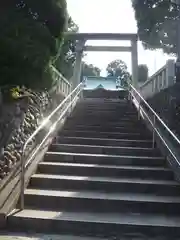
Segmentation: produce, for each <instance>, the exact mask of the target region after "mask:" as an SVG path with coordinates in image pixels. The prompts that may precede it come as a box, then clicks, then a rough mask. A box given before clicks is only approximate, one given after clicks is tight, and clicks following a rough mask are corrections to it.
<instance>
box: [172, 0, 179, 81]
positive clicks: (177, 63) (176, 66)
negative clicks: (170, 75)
mask: <svg viewBox="0 0 180 240" xmlns="http://www.w3.org/2000/svg"><path fill="white" fill-rule="evenodd" d="M171 2H172V3H173V4H176V5H177V7H178V10H179V12H178V19H177V44H176V48H177V49H176V53H177V59H176V64H175V73H176V82H178V83H180V0H171Z"/></svg>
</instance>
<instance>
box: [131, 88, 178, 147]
mask: <svg viewBox="0 0 180 240" xmlns="http://www.w3.org/2000/svg"><path fill="white" fill-rule="evenodd" d="M130 88H132V89H133V90H134V91H135V92H136V94H137V95H138V96H139V97H140V99H141V100H142V101H143V103H144V104H145V105H146V106H147V107H148V109H149V110H150V111H151V112H152V113H153V115H154V116H155V117H156V118H157V119H158V121H159V122H160V123H161V124H162V125H163V126H164V128H165V129H166V130H167V131H168V133H169V134H170V135H171V136H172V137H173V138H174V139H175V140H176V142H177V143H178V144H180V140H179V139H178V138H177V136H176V135H175V134H174V133H173V132H172V131H171V130H170V128H169V127H168V126H167V125H166V124H165V123H164V121H163V120H162V119H161V118H160V116H159V115H158V114H157V113H156V112H155V111H154V110H153V109H152V107H151V106H150V105H149V104H148V103H147V101H146V100H145V99H144V98H143V97H142V95H141V94H140V93H139V92H138V91H137V90H136V88H135V87H134V86H132V84H130ZM136 100H137V99H136ZM138 103H139V102H138ZM139 104H141V103H139Z"/></svg>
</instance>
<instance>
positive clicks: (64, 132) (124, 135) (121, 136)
mask: <svg viewBox="0 0 180 240" xmlns="http://www.w3.org/2000/svg"><path fill="white" fill-rule="evenodd" d="M59 135H60V136H67V137H89V138H94V137H98V138H109V139H111V138H116V139H124V138H125V139H128V140H137V138H138V139H140V140H152V137H151V135H150V134H147V133H144V134H143V133H131V132H126V133H121V132H98V131H80V130H79V131H76V130H62V131H61V132H60V133H59Z"/></svg>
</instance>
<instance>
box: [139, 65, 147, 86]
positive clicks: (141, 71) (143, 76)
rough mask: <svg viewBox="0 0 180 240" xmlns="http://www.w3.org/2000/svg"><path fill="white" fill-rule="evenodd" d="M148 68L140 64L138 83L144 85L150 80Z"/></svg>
mask: <svg viewBox="0 0 180 240" xmlns="http://www.w3.org/2000/svg"><path fill="white" fill-rule="evenodd" d="M148 72H149V70H148V67H147V65H146V64H140V65H139V66H138V81H139V82H141V83H143V82H146V81H147V80H148Z"/></svg>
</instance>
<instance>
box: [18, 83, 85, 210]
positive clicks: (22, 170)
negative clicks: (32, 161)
mask: <svg viewBox="0 0 180 240" xmlns="http://www.w3.org/2000/svg"><path fill="white" fill-rule="evenodd" d="M78 89H79V90H78ZM77 90H78V92H77V93H76V95H75V96H74V98H73V99H72V96H73V94H74V93H75V92H76V91H77ZM82 90H83V82H81V83H80V84H79V85H78V86H77V87H76V88H75V89H74V90H73V91H72V92H71V93H70V94H69V95H68V96H67V97H66V98H65V99H64V100H63V101H62V102H61V103H60V104H59V106H57V107H56V109H55V110H54V111H52V113H51V114H49V116H48V117H47V118H46V119H45V120H44V121H43V122H42V123H41V125H40V126H39V127H38V128H37V129H36V130H35V131H34V132H33V134H32V135H31V136H30V137H29V138H28V139H27V140H26V142H25V144H24V146H23V148H22V155H21V190H20V191H21V192H20V208H21V209H24V188H25V168H26V162H25V157H26V156H25V154H26V149H27V146H28V144H29V143H30V142H31V141H32V140H33V139H34V137H35V136H36V135H37V134H38V133H39V132H40V131H41V130H42V129H43V128H44V127H45V126H47V124H48V123H49V120H50V119H51V118H52V117H53V116H54V115H55V114H56V113H57V112H58V111H59V109H61V108H62V107H63V105H64V104H65V103H66V102H67V101H68V100H70V103H69V104H68V106H67V107H66V108H65V110H64V111H63V112H62V113H61V114H60V116H59V117H58V120H57V121H56V122H55V123H54V124H53V126H52V127H51V128H50V129H49V131H48V133H47V134H46V136H45V137H44V138H43V139H42V141H41V143H40V144H39V147H38V150H39V149H40V148H41V146H42V145H43V144H44V142H45V141H46V140H47V138H48V136H50V134H51V133H52V132H54V131H55V130H56V126H57V123H58V122H59V121H60V120H61V119H62V118H63V117H64V115H65V114H66V113H67V111H69V109H70V108H71V106H72V105H73V103H74V102H75V100H76V98H77V96H78V95H79V94H80V93H81V92H82ZM52 129H53V130H52ZM36 153H37V150H36ZM34 156H35V153H33V157H34ZM31 158H32V157H31Z"/></svg>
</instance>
